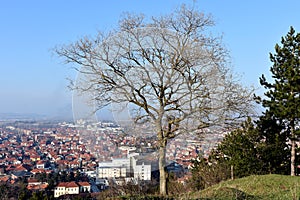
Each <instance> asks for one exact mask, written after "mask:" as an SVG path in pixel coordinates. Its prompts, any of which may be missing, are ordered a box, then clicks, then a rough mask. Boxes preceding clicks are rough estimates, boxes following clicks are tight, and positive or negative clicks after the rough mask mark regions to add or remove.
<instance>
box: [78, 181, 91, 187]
mask: <svg viewBox="0 0 300 200" xmlns="http://www.w3.org/2000/svg"><path fill="white" fill-rule="evenodd" d="M78 185H80V186H91V185H90V184H89V183H88V182H86V181H85V182H78Z"/></svg>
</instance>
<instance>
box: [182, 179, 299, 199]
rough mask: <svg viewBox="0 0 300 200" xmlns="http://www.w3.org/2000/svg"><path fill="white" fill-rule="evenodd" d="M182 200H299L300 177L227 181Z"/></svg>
mask: <svg viewBox="0 0 300 200" xmlns="http://www.w3.org/2000/svg"><path fill="white" fill-rule="evenodd" d="M182 198H183V199H251V200H252V199H253V200H254V199H297V200H298V199H300V177H297V176H296V177H291V176H284V175H275V174H270V175H261V176H257V175H255V176H254V175H253V176H249V177H245V178H241V179H236V180H229V181H225V182H222V183H220V184H217V185H215V186H212V187H210V188H207V189H205V190H203V191H199V192H196V193H193V194H189V195H186V196H184V197H182Z"/></svg>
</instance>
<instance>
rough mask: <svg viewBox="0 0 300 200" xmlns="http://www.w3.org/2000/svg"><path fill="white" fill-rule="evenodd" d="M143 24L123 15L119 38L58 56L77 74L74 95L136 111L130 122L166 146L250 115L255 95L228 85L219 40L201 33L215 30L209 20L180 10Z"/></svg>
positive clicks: (87, 41)
mask: <svg viewBox="0 0 300 200" xmlns="http://www.w3.org/2000/svg"><path fill="white" fill-rule="evenodd" d="M144 19H145V18H144V16H143V15H129V14H127V15H126V16H125V17H124V18H123V19H122V20H120V22H119V24H120V25H119V26H120V27H119V30H120V32H118V33H115V34H112V35H111V34H109V35H107V36H104V34H101V33H99V34H98V35H97V36H96V37H95V38H87V37H86V38H83V39H81V40H79V41H78V42H76V43H74V44H71V45H67V46H62V47H60V48H57V49H56V53H57V54H58V55H59V56H61V57H63V58H64V59H65V62H66V63H74V64H77V66H78V68H77V70H78V71H79V72H80V73H81V77H80V79H79V80H78V82H77V84H76V87H75V88H74V89H76V90H78V91H81V92H83V93H85V92H92V93H93V95H94V96H93V98H94V100H95V101H96V102H97V103H98V105H99V107H102V106H103V105H107V104H109V103H127V104H133V105H134V106H135V109H136V111H137V112H135V116H134V118H135V120H136V121H137V122H138V121H139V120H141V121H144V120H145V119H147V121H148V119H151V120H152V122H153V123H154V124H158V125H159V127H157V128H158V131H162V132H161V133H160V134H161V137H162V138H164V137H165V138H167V139H170V138H172V137H175V136H176V134H179V133H180V132H183V131H187V132H188V131H191V130H196V129H199V128H203V127H208V126H221V125H224V124H232V123H233V122H234V121H235V120H237V119H239V118H243V117H245V116H246V115H248V114H249V113H250V112H251V106H249V105H251V102H252V92H253V91H252V90H249V89H248V88H244V87H243V86H241V85H240V84H239V83H238V82H237V81H236V80H235V79H234V78H233V76H232V74H231V72H230V70H229V68H228V66H227V61H228V58H229V55H228V51H227V50H226V48H224V46H223V44H222V38H221V37H214V36H212V35H210V34H207V33H206V32H205V31H206V29H207V28H208V27H210V26H213V25H214V21H213V20H212V17H211V16H210V15H204V14H203V13H200V12H198V11H197V10H195V9H194V8H188V7H187V6H185V5H183V6H182V7H181V8H180V9H179V10H178V11H177V12H175V13H174V14H172V15H169V16H163V17H160V18H153V19H152V21H147V23H145V20H144ZM238 123H239V122H238ZM163 133H164V134H163Z"/></svg>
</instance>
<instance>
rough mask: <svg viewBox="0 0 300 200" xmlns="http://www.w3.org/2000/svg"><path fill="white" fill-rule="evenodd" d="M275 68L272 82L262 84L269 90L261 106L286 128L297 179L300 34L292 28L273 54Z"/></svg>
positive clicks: (263, 80)
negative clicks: (296, 141)
mask: <svg viewBox="0 0 300 200" xmlns="http://www.w3.org/2000/svg"><path fill="white" fill-rule="evenodd" d="M270 60H271V62H272V63H273V66H272V67H271V68H270V71H271V73H272V78H273V82H268V81H267V80H266V78H265V76H264V75H262V77H261V78H260V84H261V85H262V86H264V88H265V89H266V90H267V91H266V92H265V97H266V98H265V99H261V98H260V97H258V98H257V100H258V101H259V102H260V103H262V106H263V107H265V108H266V112H268V113H269V114H270V115H271V116H273V115H274V117H275V118H276V119H278V120H279V122H280V124H282V125H284V126H285V129H284V131H286V133H287V135H288V136H289V140H290V144H291V175H295V157H296V153H295V151H296V143H295V140H296V134H297V132H299V118H300V107H299V105H300V34H299V33H296V32H295V30H294V28H293V27H291V28H290V31H289V32H288V34H287V35H286V36H285V37H282V39H281V45H278V44H276V45H275V53H274V54H272V53H270Z"/></svg>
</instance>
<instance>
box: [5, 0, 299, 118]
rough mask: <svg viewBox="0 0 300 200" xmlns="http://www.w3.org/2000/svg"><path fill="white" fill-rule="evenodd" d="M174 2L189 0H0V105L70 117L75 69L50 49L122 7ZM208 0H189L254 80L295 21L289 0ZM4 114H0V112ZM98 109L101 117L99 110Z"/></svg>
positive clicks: (147, 9) (163, 6)
mask: <svg viewBox="0 0 300 200" xmlns="http://www.w3.org/2000/svg"><path fill="white" fill-rule="evenodd" d="M181 3H188V4H192V1H182V0H175V1H174V0H166V1H158V0H155V1H138V0H133V1H128V2H127V1H104V2H102V1H89V2H88V3H82V2H81V1H72V2H69V1H56V0H55V1H49V2H40V1H5V2H2V3H1V7H0V22H1V27H2V31H1V33H0V34H1V37H0V44H1V49H0V54H1V64H0V69H1V78H0V91H1V100H0V102H1V104H0V112H1V113H17V114H29V113H34V114H38V115H39V116H47V117H52V118H53V117H60V118H71V117H72V95H71V91H70V90H68V88H67V86H68V80H67V79H68V78H70V79H73V80H74V79H75V78H76V71H75V70H73V69H71V67H70V66H65V65H63V63H62V62H61V60H59V59H58V58H57V57H56V56H53V54H52V53H53V52H52V49H53V48H54V47H55V46H57V45H61V44H65V43H69V42H72V41H76V39H78V38H80V37H82V36H85V35H94V34H95V33H96V31H97V30H104V31H109V30H111V29H113V28H114V27H115V26H116V24H117V23H118V19H119V18H120V16H122V14H123V13H124V12H134V13H144V14H145V15H148V16H151V15H154V16H157V15H160V14H166V13H169V12H170V11H171V10H173V9H174V8H176V7H177V6H178V5H179V4H181ZM285 4H286V5H292V6H289V7H288V9H282V1H279V0H275V1H272V3H271V4H270V2H267V1H258V0H254V1H247V2H242V1H236V0H230V1H221V0H216V1H209V0H199V1H196V5H197V6H198V7H199V8H200V9H201V11H203V12H204V13H211V14H212V15H213V17H214V19H215V21H216V26H215V27H214V31H215V32H216V33H219V34H223V40H224V43H225V45H226V46H227V47H228V49H229V50H230V55H231V57H232V65H233V67H234V71H235V72H236V73H239V74H241V75H242V76H243V77H242V82H243V83H245V84H246V85H254V86H255V87H257V86H258V77H259V76H260V75H261V74H266V75H268V74H269V72H268V70H269V67H270V63H269V59H268V55H269V52H272V51H273V47H274V45H275V44H276V43H278V42H280V37H281V36H282V35H284V34H285V33H286V32H287V31H288V30H289V27H290V26H291V25H293V26H294V28H295V29H296V31H297V30H298V29H299V28H300V24H299V23H300V22H299V20H298V19H299V18H300V14H299V12H298V10H297V9H298V7H299V5H300V3H299V1H297V0H288V1H286V2H285ZM6 116H7V115H6ZM101 116H104V118H105V117H107V116H108V113H107V112H103V113H102V114H101Z"/></svg>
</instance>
